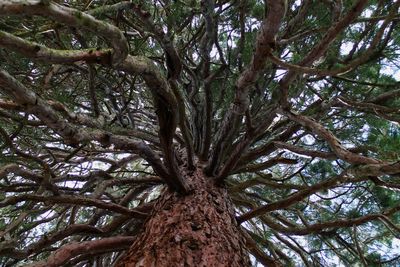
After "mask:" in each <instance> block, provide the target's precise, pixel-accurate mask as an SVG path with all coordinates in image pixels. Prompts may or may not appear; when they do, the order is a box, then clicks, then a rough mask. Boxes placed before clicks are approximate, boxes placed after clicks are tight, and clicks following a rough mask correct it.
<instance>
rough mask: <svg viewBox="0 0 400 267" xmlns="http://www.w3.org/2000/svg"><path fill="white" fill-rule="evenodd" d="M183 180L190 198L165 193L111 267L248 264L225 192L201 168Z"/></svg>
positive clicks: (230, 265)
mask: <svg viewBox="0 0 400 267" xmlns="http://www.w3.org/2000/svg"><path fill="white" fill-rule="evenodd" d="M185 176H186V180H187V181H188V183H189V185H190V187H191V189H192V191H191V192H190V194H189V195H187V196H178V195H177V194H176V193H171V192H170V191H169V190H165V191H164V192H163V193H162V195H161V196H160V198H159V199H158V200H157V203H156V204H155V209H154V212H153V213H152V215H151V217H150V218H149V219H148V221H147V222H146V223H145V226H144V229H143V232H141V233H140V234H139V235H138V238H137V239H136V241H135V242H134V243H133V245H132V246H131V247H130V249H129V250H128V251H127V253H126V255H125V256H124V257H123V258H122V259H121V260H119V261H118V262H117V264H116V267H122V266H124V267H128V266H129V267H131V266H132V267H148V266H151V267H157V266H160V267H165V266H207V267H212V266H229V267H235V266H238V267H239V266H240V267H243V266H250V265H251V264H250V260H249V256H248V252H247V250H246V247H245V241H244V238H243V237H242V235H241V232H240V230H239V226H238V224H237V222H236V220H235V218H234V215H233V214H234V212H233V208H232V205H231V202H230V199H229V197H228V194H227V191H226V189H225V188H221V187H218V186H216V185H215V184H214V182H213V181H212V180H211V179H208V178H206V177H205V176H204V175H203V173H202V171H200V170H197V171H195V172H193V173H191V174H186V175H185Z"/></svg>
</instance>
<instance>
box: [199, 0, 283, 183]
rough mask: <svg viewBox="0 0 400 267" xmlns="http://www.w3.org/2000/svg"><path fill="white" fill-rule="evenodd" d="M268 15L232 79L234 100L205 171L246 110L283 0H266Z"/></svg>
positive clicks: (217, 158)
mask: <svg viewBox="0 0 400 267" xmlns="http://www.w3.org/2000/svg"><path fill="white" fill-rule="evenodd" d="M267 5H268V6H267V7H268V14H267V17H266V19H265V20H264V21H263V23H262V25H261V30H260V32H259V34H258V36H257V42H256V47H255V53H254V55H253V58H252V60H251V62H250V64H249V66H248V67H247V68H246V69H245V70H244V71H243V72H242V73H241V74H240V76H239V78H238V80H237V82H236V88H235V89H236V90H235V99H234V101H233V103H232V105H231V108H230V109H229V110H228V112H227V113H226V114H225V117H224V120H223V122H222V125H221V130H220V131H219V133H218V136H217V141H216V143H215V146H214V149H213V154H212V157H211V158H210V160H209V161H208V165H207V167H206V173H207V174H208V175H210V176H212V175H214V174H215V172H216V170H217V169H218V168H219V164H220V162H221V157H222V155H221V151H223V150H225V148H226V146H227V145H230V142H231V140H232V138H233V137H234V135H235V134H236V131H237V128H238V127H237V126H238V124H240V123H241V118H242V116H243V114H244V113H245V112H246V110H247V108H248V105H249V100H248V93H249V88H250V86H251V85H253V84H254V82H255V81H256V80H257V77H258V75H259V73H260V72H261V71H262V70H263V69H264V66H265V62H266V59H267V57H268V54H269V53H271V51H272V50H273V49H275V38H276V35H277V33H278V31H279V27H280V25H281V22H282V20H283V18H284V17H285V13H286V8H287V1H284V0H279V1H268V2H267Z"/></svg>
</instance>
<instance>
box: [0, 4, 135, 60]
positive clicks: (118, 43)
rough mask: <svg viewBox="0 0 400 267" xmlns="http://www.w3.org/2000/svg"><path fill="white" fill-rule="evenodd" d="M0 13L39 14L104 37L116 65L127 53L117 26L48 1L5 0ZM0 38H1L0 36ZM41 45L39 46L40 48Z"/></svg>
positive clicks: (126, 43) (0, 7)
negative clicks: (16, 1)
mask: <svg viewBox="0 0 400 267" xmlns="http://www.w3.org/2000/svg"><path fill="white" fill-rule="evenodd" d="M0 14H1V15H39V16H43V17H47V18H50V19H53V20H55V21H58V22H60V23H64V24H66V25H69V26H74V27H78V28H79V27H80V28H84V29H86V30H89V31H91V32H93V33H95V34H98V35H100V36H102V37H104V38H105V39H106V40H108V41H109V42H110V43H111V46H112V47H113V52H112V57H111V63H112V65H113V66H118V65H119V64H120V63H122V62H123V61H124V60H125V58H126V56H127V55H128V49H129V48H128V42H127V41H126V39H125V36H124V34H123V32H122V31H120V30H119V29H118V28H117V27H115V26H113V25H111V24H109V23H106V22H104V21H99V20H97V19H95V18H94V17H92V16H90V15H88V14H85V13H83V12H80V11H79V10H77V9H73V8H69V7H66V6H63V5H59V4H56V3H53V2H50V1H32V0H31V1H23V2H20V3H15V1H10V0H5V1H3V3H2V5H0ZM0 39H1V38H0ZM40 48H41V47H39V50H40Z"/></svg>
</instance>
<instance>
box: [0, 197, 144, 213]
mask: <svg viewBox="0 0 400 267" xmlns="http://www.w3.org/2000/svg"><path fill="white" fill-rule="evenodd" d="M28 200H30V201H37V202H43V203H45V204H74V205H81V206H89V207H90V206H94V207H97V208H100V209H105V210H110V211H113V212H117V213H120V214H125V215H130V216H134V217H136V218H147V214H146V213H143V212H140V211H136V210H134V209H128V208H126V207H123V206H120V205H118V204H114V203H107V202H103V201H101V200H97V199H92V198H87V197H80V196H77V195H68V196H67V195H65V196H42V195H33V194H25V195H18V196H12V197H8V198H6V199H5V200H3V201H1V202H0V208H3V207H6V206H10V205H15V204H17V203H19V202H24V201H28Z"/></svg>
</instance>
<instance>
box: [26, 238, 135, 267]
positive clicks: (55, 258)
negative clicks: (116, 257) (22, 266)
mask: <svg viewBox="0 0 400 267" xmlns="http://www.w3.org/2000/svg"><path fill="white" fill-rule="evenodd" d="M135 238H136V237H131V236H116V237H108V238H103V239H100V240H93V241H84V242H73V243H70V244H67V245H64V246H62V247H61V248H59V249H58V250H56V251H55V252H53V253H52V254H51V255H50V256H49V258H48V259H47V260H44V261H40V262H36V263H33V264H30V265H28V266H27V267H57V266H62V265H63V264H65V263H66V262H67V261H68V260H70V259H72V258H74V257H76V256H78V255H81V254H96V253H99V252H109V251H119V250H123V249H126V248H128V247H129V246H130V245H131V244H132V243H133V241H134V240H135Z"/></svg>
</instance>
